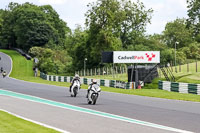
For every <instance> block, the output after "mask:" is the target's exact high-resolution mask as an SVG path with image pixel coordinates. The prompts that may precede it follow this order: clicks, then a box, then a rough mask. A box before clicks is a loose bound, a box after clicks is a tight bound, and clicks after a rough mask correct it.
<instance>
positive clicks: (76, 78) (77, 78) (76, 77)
mask: <svg viewBox="0 0 200 133" xmlns="http://www.w3.org/2000/svg"><path fill="white" fill-rule="evenodd" d="M75 80H78V81H79V82H80V84H81V81H80V77H79V75H78V74H75V77H74V78H73V79H72V81H71V85H70V87H69V91H70V92H71V88H72V85H73V84H74V81H75Z"/></svg>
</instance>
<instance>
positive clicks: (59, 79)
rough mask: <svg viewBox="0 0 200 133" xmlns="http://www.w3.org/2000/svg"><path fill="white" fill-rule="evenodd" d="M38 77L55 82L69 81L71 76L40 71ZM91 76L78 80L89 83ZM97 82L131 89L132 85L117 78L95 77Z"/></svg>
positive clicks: (102, 84)
mask: <svg viewBox="0 0 200 133" xmlns="http://www.w3.org/2000/svg"><path fill="white" fill-rule="evenodd" d="M40 77H41V78H42V79H45V80H48V81H57V82H71V81H72V79H73V77H69V76H54V75H47V74H45V73H42V72H40ZM92 80H93V79H91V78H83V77H81V78H80V81H81V83H82V84H86V85H89V84H91V83H92ZM97 83H98V84H99V85H100V86H106V87H114V88H122V89H132V88H133V87H132V86H133V85H132V82H123V81H117V80H105V79H97Z"/></svg>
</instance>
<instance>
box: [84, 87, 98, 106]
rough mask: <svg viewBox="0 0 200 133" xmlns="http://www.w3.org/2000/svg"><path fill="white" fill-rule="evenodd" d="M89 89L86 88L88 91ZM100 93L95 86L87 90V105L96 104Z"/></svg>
mask: <svg viewBox="0 0 200 133" xmlns="http://www.w3.org/2000/svg"><path fill="white" fill-rule="evenodd" d="M89 88H90V86H89V87H88V89H89ZM100 92H101V88H100V87H99V86H98V85H97V84H94V85H92V88H91V89H90V90H89V93H88V98H87V100H88V104H96V101H97V99H98V96H99V94H100Z"/></svg>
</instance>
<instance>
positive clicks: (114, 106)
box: [0, 53, 200, 133]
mask: <svg viewBox="0 0 200 133" xmlns="http://www.w3.org/2000/svg"><path fill="white" fill-rule="evenodd" d="M0 56H1V58H2V59H1V61H0V67H1V66H2V65H3V66H4V67H5V68H6V69H7V71H9V70H10V69H11V67H9V65H10V64H11V62H10V61H9V60H10V59H9V58H8V57H7V56H6V55H4V54H2V53H0ZM0 89H1V90H8V91H12V92H17V93H21V94H26V95H30V96H36V97H39V98H44V99H48V100H52V101H56V102H60V103H66V104H70V105H75V106H78V107H83V108H88V109H92V110H96V111H101V112H106V113H110V114H115V115H119V116H124V117H128V118H132V119H137V120H142V121H146V122H151V123H155V124H159V125H164V126H167V127H173V128H176V129H181V130H183V132H184V131H191V132H196V133H198V132H200V126H199V125H200V103H198V102H188V101H179V100H168V99H160V98H151V97H143V96H134V95H124V94H116V93H109V92H102V93H101V95H100V97H99V99H98V101H97V104H96V105H88V104H87V100H86V98H85V96H86V90H83V89H82V90H80V93H79V94H78V96H77V97H76V98H72V97H70V93H69V91H68V88H66V87H57V86H51V85H44V84H37V83H30V82H26V81H20V80H16V79H12V78H9V77H6V78H2V77H1V76H0ZM0 101H1V102H0V109H4V110H7V111H11V112H13V113H16V114H19V115H21V116H24V117H26V118H29V119H33V120H36V121H39V122H42V123H45V124H48V125H51V126H53V127H57V128H60V129H63V130H66V131H69V132H76V133H79V132H80V133H81V132H96V133H98V132H99V133H100V132H116V133H118V132H119V133H120V132H130V133H132V132H140V133H146V132H150V133H151V132H152V133H157V132H158V133H162V132H163V133H164V132H171V131H170V130H162V129H159V128H152V127H148V126H143V125H140V124H133V123H129V122H124V121H119V120H115V119H110V118H105V117H101V116H95V115H91V114H87V113H82V112H78V111H73V110H68V109H63V108H57V107H53V106H49V105H45V104H41V103H36V102H30V101H26V100H22V99H17V98H14V97H8V96H2V95H0Z"/></svg>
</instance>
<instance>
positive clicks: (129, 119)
mask: <svg viewBox="0 0 200 133" xmlns="http://www.w3.org/2000/svg"><path fill="white" fill-rule="evenodd" d="M0 95H6V96H11V97H15V98H20V99H25V100H29V101H34V102H39V103H43V104H48V105H52V106H56V107H61V108H65V109H70V110H75V111H79V112H84V113H89V114H93V115H98V116H102V117H107V118H112V119H116V120H121V121H126V122H130V123H135V124H140V125H145V126H149V127H154V128H159V129H164V130H168V131H174V132H181V133H183V132H184V133H191V132H190V131H185V130H181V129H176V128H172V127H167V126H163V125H158V124H154V123H150V122H145V121H140V120H136V119H131V118H127V117H123V116H118V115H113V114H109V113H104V112H100V111H95V110H91V109H86V108H82V107H77V106H74V105H69V104H65V103H60V102H55V101H51V100H46V99H42V98H38V97H35V96H29V95H24V94H20V93H15V92H11V91H5V90H1V89H0Z"/></svg>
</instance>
